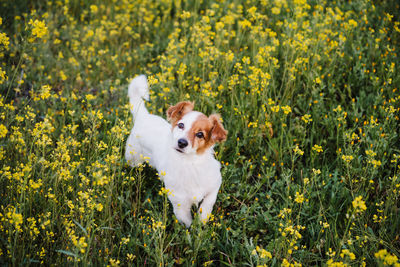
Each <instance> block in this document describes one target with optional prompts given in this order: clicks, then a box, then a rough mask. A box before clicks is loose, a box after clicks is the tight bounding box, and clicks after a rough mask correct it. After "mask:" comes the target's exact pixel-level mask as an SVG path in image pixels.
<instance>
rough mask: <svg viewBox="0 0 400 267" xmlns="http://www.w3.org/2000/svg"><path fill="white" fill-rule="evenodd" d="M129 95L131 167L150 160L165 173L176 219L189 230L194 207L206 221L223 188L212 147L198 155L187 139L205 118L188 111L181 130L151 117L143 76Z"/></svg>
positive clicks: (135, 80)
mask: <svg viewBox="0 0 400 267" xmlns="http://www.w3.org/2000/svg"><path fill="white" fill-rule="evenodd" d="M128 96H129V101H130V105H131V112H132V115H133V119H134V126H133V129H132V131H131V134H130V136H129V138H128V140H127V143H126V152H125V158H126V160H127V161H128V163H129V165H131V166H132V167H135V166H137V165H138V164H141V163H142V162H143V161H144V157H149V163H150V165H152V166H154V167H155V168H156V169H157V171H158V172H159V173H163V174H164V173H165V175H163V176H162V180H163V181H164V184H165V188H166V189H169V192H170V194H169V196H168V198H169V200H170V201H171V203H172V205H173V210H174V213H175V216H176V218H177V219H178V220H179V221H180V222H182V223H184V224H185V225H186V227H189V226H190V225H191V223H192V215H191V207H192V205H193V204H194V205H196V206H198V204H199V203H200V202H201V204H200V207H199V209H198V210H199V214H200V218H201V220H202V221H203V222H206V221H207V220H208V218H209V216H210V215H211V212H212V209H213V205H214V203H215V201H216V198H217V194H218V190H219V187H220V185H221V173H220V167H221V165H220V163H219V162H218V161H217V160H216V159H215V158H214V151H213V146H212V145H211V146H210V147H207V148H206V150H205V151H204V152H203V153H197V152H196V151H197V149H198V147H196V145H195V144H192V142H191V141H190V138H188V132H189V130H190V129H191V126H192V125H193V123H194V122H195V121H196V120H197V119H198V118H200V116H203V117H204V116H205V115H204V114H202V113H200V112H197V111H189V112H187V113H186V114H184V116H183V117H182V118H180V120H179V121H177V122H176V123H175V125H177V124H178V123H183V124H184V129H180V128H179V127H177V126H175V127H173V126H171V124H169V123H168V122H167V121H166V120H164V119H163V118H161V117H159V116H155V115H152V114H150V113H149V112H148V111H147V109H146V107H145V103H144V101H143V98H144V99H145V100H148V99H149V86H148V83H147V79H146V77H145V76H144V75H141V76H138V77H136V78H135V79H133V80H132V82H131V83H130V85H129V88H128ZM222 129H223V128H222ZM223 131H225V130H224V129H223ZM225 137H226V131H225ZM182 138H183V139H185V140H187V141H188V143H189V144H188V145H187V146H186V147H184V148H182V149H181V148H179V146H178V140H180V139H182ZM178 150H179V151H178Z"/></svg>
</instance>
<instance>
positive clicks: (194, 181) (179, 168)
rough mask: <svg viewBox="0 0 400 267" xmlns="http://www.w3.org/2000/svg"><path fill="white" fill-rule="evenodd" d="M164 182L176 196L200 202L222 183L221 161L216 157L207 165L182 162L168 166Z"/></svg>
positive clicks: (195, 202) (196, 202)
mask: <svg viewBox="0 0 400 267" xmlns="http://www.w3.org/2000/svg"><path fill="white" fill-rule="evenodd" d="M210 163H211V164H210ZM215 163H217V164H215ZM164 183H165V187H166V188H168V189H170V190H171V193H172V194H173V195H175V197H177V198H181V199H185V200H186V201H190V202H192V203H194V204H198V203H199V202H200V201H201V200H202V199H203V198H204V197H205V196H206V195H207V194H208V193H210V192H211V191H212V190H213V189H215V188H218V187H219V185H220V184H221V177H220V172H219V163H218V162H217V161H215V160H214V159H213V161H210V162H208V164H207V165H206V164H196V163H193V162H181V164H180V165H175V166H174V167H173V168H168V170H167V171H166V175H165V177H164Z"/></svg>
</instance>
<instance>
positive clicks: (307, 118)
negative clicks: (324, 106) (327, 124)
mask: <svg viewBox="0 0 400 267" xmlns="http://www.w3.org/2000/svg"><path fill="white" fill-rule="evenodd" d="M301 119H302V121H304V122H305V123H309V122H312V118H311V115H309V114H305V115H304V116H302V117H301Z"/></svg>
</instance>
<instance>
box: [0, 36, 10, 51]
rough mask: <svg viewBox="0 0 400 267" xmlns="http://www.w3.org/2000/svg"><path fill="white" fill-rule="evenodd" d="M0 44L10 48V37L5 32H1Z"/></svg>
mask: <svg viewBox="0 0 400 267" xmlns="http://www.w3.org/2000/svg"><path fill="white" fill-rule="evenodd" d="M0 44H2V45H4V47H5V49H8V45H9V44H10V38H8V36H7V34H5V33H3V32H0Z"/></svg>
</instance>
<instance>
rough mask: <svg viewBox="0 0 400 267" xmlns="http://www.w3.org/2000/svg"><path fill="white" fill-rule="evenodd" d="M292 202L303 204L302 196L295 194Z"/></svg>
mask: <svg viewBox="0 0 400 267" xmlns="http://www.w3.org/2000/svg"><path fill="white" fill-rule="evenodd" d="M294 201H295V202H297V203H299V204H301V203H303V202H304V195H303V194H300V193H299V192H296V196H295V199H294Z"/></svg>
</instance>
